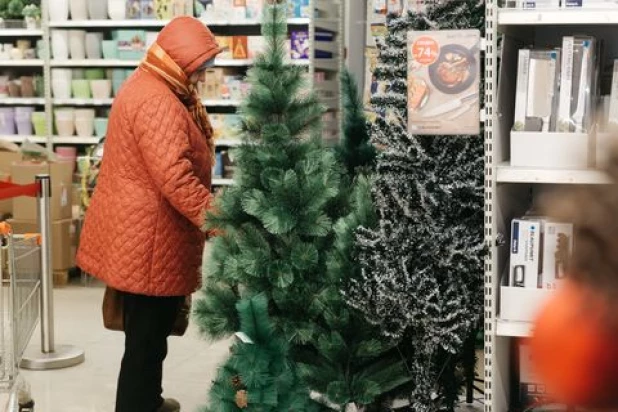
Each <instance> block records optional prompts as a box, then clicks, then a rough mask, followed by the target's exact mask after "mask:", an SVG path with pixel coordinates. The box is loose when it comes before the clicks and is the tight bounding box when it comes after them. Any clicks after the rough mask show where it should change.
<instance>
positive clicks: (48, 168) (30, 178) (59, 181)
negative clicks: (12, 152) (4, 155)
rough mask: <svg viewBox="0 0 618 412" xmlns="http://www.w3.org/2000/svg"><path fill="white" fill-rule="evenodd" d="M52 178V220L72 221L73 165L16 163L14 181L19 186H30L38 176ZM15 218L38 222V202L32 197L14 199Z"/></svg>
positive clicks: (62, 163)
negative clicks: (44, 175) (42, 175)
mask: <svg viewBox="0 0 618 412" xmlns="http://www.w3.org/2000/svg"><path fill="white" fill-rule="evenodd" d="M47 173H48V174H49V175H50V176H51V186H52V188H51V192H52V193H51V194H52V197H51V219H52V220H62V219H70V218H71V217H72V216H73V202H72V200H73V199H72V195H71V190H72V186H73V185H72V179H73V163H71V162H58V163H31V162H19V163H14V164H13V167H12V173H11V176H12V179H13V182H15V183H17V184H30V183H33V182H34V181H35V177H36V175H38V174H47ZM13 218H14V219H16V220H21V221H30V222H36V221H37V200H36V199H35V198H30V197H18V198H15V199H13Z"/></svg>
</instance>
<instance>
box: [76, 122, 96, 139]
mask: <svg viewBox="0 0 618 412" xmlns="http://www.w3.org/2000/svg"><path fill="white" fill-rule="evenodd" d="M75 131H76V132H77V135H78V136H79V137H92V135H93V134H94V118H92V119H77V118H76V119H75Z"/></svg>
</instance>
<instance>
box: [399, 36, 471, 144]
mask: <svg viewBox="0 0 618 412" xmlns="http://www.w3.org/2000/svg"><path fill="white" fill-rule="evenodd" d="M480 44H481V37H480V32H479V31H478V30H441V31H423V32H416V31H410V32H408V55H409V59H408V122H409V131H410V133H412V134H430V135H438V134H439V135H445V134H446V135H449V134H451V135H476V134H479V133H480V111H479V110H480V104H479V79H480V76H481V67H480V64H479V62H480Z"/></svg>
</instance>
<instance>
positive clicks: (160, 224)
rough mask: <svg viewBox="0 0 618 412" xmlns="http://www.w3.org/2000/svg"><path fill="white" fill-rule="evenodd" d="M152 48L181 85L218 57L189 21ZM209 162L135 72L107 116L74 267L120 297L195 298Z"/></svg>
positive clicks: (155, 83) (200, 141)
mask: <svg viewBox="0 0 618 412" xmlns="http://www.w3.org/2000/svg"><path fill="white" fill-rule="evenodd" d="M157 42H158V43H159V45H160V46H161V47H162V48H163V49H164V50H165V51H166V52H167V53H168V54H169V55H170V56H171V57H172V58H173V59H174V60H175V61H176V62H177V63H178V64H179V66H180V67H182V68H183V70H185V72H186V73H187V74H188V75H190V74H191V73H193V72H194V71H195V70H196V69H197V68H198V67H199V66H200V65H201V64H203V63H204V62H205V61H207V60H209V59H211V58H212V57H214V55H215V54H216V53H217V51H218V47H217V44H216V41H215V38H214V36H213V35H212V33H211V32H210V31H209V30H208V29H207V28H206V27H205V26H204V25H203V24H202V23H200V22H199V21H198V20H196V19H193V18H189V17H183V18H178V19H175V20H174V21H172V22H171V23H170V24H168V26H167V27H166V28H165V29H163V31H162V32H161V34H160V35H159V38H158V40H157ZM209 152H210V151H209V149H208V146H207V143H206V140H205V138H204V136H203V134H202V133H201V131H200V129H199V128H198V126H197V125H196V123H195V122H194V120H193V117H192V116H191V114H190V113H189V111H188V110H187V109H186V108H185V106H184V105H183V104H182V102H181V101H180V100H179V99H178V98H177V97H176V95H174V94H173V93H172V91H170V89H169V88H168V87H167V86H166V84H164V83H163V82H162V81H161V80H160V79H159V78H157V77H155V76H153V75H152V74H150V73H148V72H146V71H144V70H141V69H138V70H137V71H136V72H135V73H134V74H133V76H132V77H131V78H130V79H128V80H127V82H126V83H125V84H124V85H123V87H122V89H121V90H120V92H119V94H118V96H117V98H116V100H115V101H114V105H113V107H112V111H111V115H110V119H109V129H108V133H107V138H106V142H105V153H104V157H103V162H102V167H101V172H100V174H99V178H98V181H97V187H96V190H95V193H94V195H93V198H92V202H91V205H90V208H89V209H88V213H87V214H86V219H85V223H84V228H83V231H82V235H81V241H80V248H79V252H78V256H77V262H78V265H79V267H80V268H81V269H82V270H84V271H86V272H88V273H90V274H92V275H93V276H95V277H97V278H100V279H101V280H103V281H104V282H105V283H106V284H107V285H109V286H111V287H113V288H115V289H118V290H121V291H125V292H130V293H136V294H142V295H149V296H183V295H188V294H190V293H192V292H194V291H195V290H196V289H197V287H198V284H199V279H200V266H201V259H202V250H203V247H204V241H205V235H204V234H203V233H202V232H201V230H200V227H201V225H202V223H203V216H204V211H205V209H207V208H208V207H209V205H210V203H211V201H212V199H213V197H212V195H211V192H210V185H211V170H212V164H211V160H210V159H211V156H210V153H209Z"/></svg>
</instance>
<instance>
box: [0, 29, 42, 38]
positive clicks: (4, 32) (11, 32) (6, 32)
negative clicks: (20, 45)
mask: <svg viewBox="0 0 618 412" xmlns="http://www.w3.org/2000/svg"><path fill="white" fill-rule="evenodd" d="M42 36H43V30H41V29H35V30H31V29H0V37H42Z"/></svg>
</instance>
